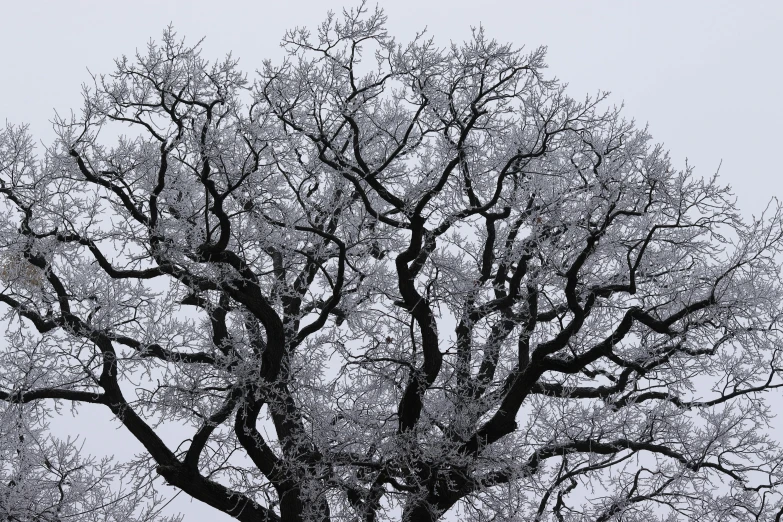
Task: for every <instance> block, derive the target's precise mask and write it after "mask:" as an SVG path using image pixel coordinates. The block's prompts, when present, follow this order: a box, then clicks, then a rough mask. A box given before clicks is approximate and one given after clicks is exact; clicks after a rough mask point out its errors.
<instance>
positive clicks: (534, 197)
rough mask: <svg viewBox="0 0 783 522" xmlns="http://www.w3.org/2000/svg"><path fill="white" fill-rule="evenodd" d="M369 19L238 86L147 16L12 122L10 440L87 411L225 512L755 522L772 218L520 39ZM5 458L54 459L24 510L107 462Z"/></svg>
mask: <svg viewBox="0 0 783 522" xmlns="http://www.w3.org/2000/svg"><path fill="white" fill-rule="evenodd" d="M384 23H385V17H384V15H383V13H382V12H380V11H375V12H372V11H369V10H367V9H365V8H364V6H362V7H361V8H359V9H355V10H351V11H346V12H344V13H343V16H341V17H337V16H331V15H330V16H329V17H328V19H327V20H326V21H325V22H324V23H323V24H322V25H321V26H320V27H319V28H318V29H317V31H315V32H313V33H310V32H309V31H307V30H304V29H296V30H293V31H289V32H288V33H287V34H286V36H285V39H284V42H283V44H284V48H285V50H286V51H287V52H288V54H287V58H286V59H285V60H284V61H283V62H282V64H280V65H275V64H273V63H271V62H268V63H264V64H263V67H262V69H261V70H260V71H259V73H258V77H257V79H256V80H255V81H254V82H252V83H251V82H249V81H248V80H247V78H246V76H245V75H244V74H243V73H241V72H240V71H239V69H238V66H237V63H236V61H235V60H234V59H232V58H231V57H228V58H226V59H225V60H223V61H221V62H217V63H209V62H208V61H206V60H205V59H204V58H202V57H201V56H200V51H199V46H198V45H196V46H188V45H186V44H185V43H184V42H183V41H181V40H179V39H178V38H177V37H176V36H175V34H174V32H173V31H171V30H168V31H166V32H165V33H164V36H163V40H162V42H160V43H154V42H153V43H150V44H149V46H148V48H147V50H146V53H137V54H136V56H135V57H134V58H131V59H129V58H125V57H123V58H121V59H119V60H117V61H116V70H115V72H114V73H112V74H111V75H107V76H96V77H94V78H93V80H94V82H93V84H91V85H90V86H89V87H85V89H84V100H85V103H84V107H83V109H82V111H81V112H80V113H79V114H76V115H74V116H72V117H70V118H67V119H58V120H57V121H56V122H55V129H56V131H57V135H58V138H57V140H56V142H55V143H54V144H53V145H51V146H50V147H48V148H47V149H46V150H45V153H44V154H43V155H37V153H36V152H35V150H34V146H33V141H32V139H31V137H30V136H29V135H28V132H27V130H26V128H25V127H19V126H8V127H7V128H6V129H5V131H4V132H3V133H2V135H0V194H2V197H3V203H2V218H0V245H2V246H1V248H2V251H1V252H2V254H1V255H2V265H1V266H0V276H2V280H3V284H2V287H1V289H2V291H1V292H0V302H2V303H4V305H5V309H6V310H7V316H6V319H7V320H8V324H9V326H8V330H7V332H8V333H7V342H6V344H5V346H4V347H3V348H2V352H0V356H1V357H2V359H0V399H2V401H4V403H5V406H4V408H5V409H4V410H3V411H4V412H5V414H7V415H11V416H12V417H13V416H14V415H16V417H13V418H18V419H19V422H18V424H15V426H17V428H18V429H17V428H14V429H10V430H7V431H8V433H9V435H7V436H5V439H6V441H13V440H16V439H15V437H17V438H18V435H19V430H20V429H23V428H24V429H28V430H35V429H40V428H41V427H42V426H43V425H44V424H43V423H44V420H45V417H46V415H47V414H49V413H51V412H52V408H53V407H58V408H59V407H60V405H62V404H63V403H65V404H68V403H75V404H83V405H86V406H84V407H87V408H101V407H103V408H108V409H109V410H111V412H112V413H113V414H114V415H115V416H116V418H117V419H119V421H120V422H121V423H122V425H124V428H125V429H127V431H128V432H130V434H132V436H133V437H135V438H136V439H137V440H138V441H139V442H140V443H141V444H142V445H143V446H144V448H145V449H146V453H147V455H148V458H145V459H141V460H136V461H134V462H132V463H130V464H125V465H124V466H125V467H124V468H122V469H123V470H125V472H128V471H131V470H135V473H136V475H134V476H135V477H136V479H135V480H142V478H143V477H148V476H150V475H152V476H158V475H159V476H160V477H162V479H164V480H165V481H166V482H168V483H169V484H171V485H174V486H176V487H177V488H179V489H181V490H182V491H184V492H185V493H187V494H188V495H190V496H192V497H193V498H195V499H198V500H200V501H201V502H204V503H206V504H208V505H209V506H212V507H213V508H215V509H218V510H220V511H222V512H224V513H227V514H229V515H232V516H233V517H236V518H237V519H239V520H242V521H248V522H250V521H262V520H265V521H275V520H283V521H287V522H288V521H290V522H294V521H304V520H317V521H337V520H346V521H347V520H361V521H367V522H370V521H376V520H378V521H380V520H389V519H402V520H405V521H410V522H414V521H416V522H418V521H434V520H437V519H440V518H442V517H448V516H449V515H448V514H446V513H447V512H449V513H452V514H454V516H457V517H459V519H460V520H468V521H485V520H486V521H489V520H498V521H499V520H509V521H511V520H516V521H544V520H558V521H566V520H570V521H582V520H585V521H586V520H590V521H606V520H627V521H630V520H639V521H641V520H651V521H652V520H661V519H666V520H694V519H700V520H702V521H713V520H714V521H718V520H721V521H725V520H774V519H778V520H779V519H780V518H781V514H780V513H781V512H780V511H778V510H779V509H780V507H781V491H780V489H779V484H780V481H781V478H783V477H782V473H781V470H780V463H781V462H783V460H781V453H780V450H779V447H778V445H777V444H776V442H775V441H774V439H773V438H771V437H770V436H769V429H768V423H769V421H770V419H771V417H772V415H771V412H770V409H769V404H768V403H767V402H765V397H769V394H765V392H767V391H769V390H771V389H773V388H778V387H779V386H781V379H780V377H781V375H780V371H781V367H780V364H781V355H780V347H779V341H780V334H779V327H780V318H781V310H782V308H781V298H783V292H782V290H781V283H780V279H779V277H780V263H779V262H778V261H777V260H776V256H778V255H779V254H780V251H781V248H782V247H783V243H782V242H781V238H782V237H783V235H782V234H783V228H782V227H781V225H782V224H783V214H781V210H780V208H779V207H778V206H777V205H772V206H770V208H769V209H768V211H767V212H766V215H765V216H763V217H762V218H760V219H757V220H753V221H752V222H747V221H744V220H743V219H742V218H741V216H740V215H739V213H738V211H737V209H736V208H735V205H734V202H733V198H732V195H731V193H730V192H729V190H728V189H727V188H725V187H722V186H720V185H719V184H718V181H717V180H716V179H715V178H711V179H700V178H698V177H694V176H692V174H691V172H690V170H689V169H686V170H685V171H678V170H674V169H673V168H672V167H671V165H670V162H669V160H668V157H667V155H666V153H665V151H663V150H662V149H661V147H660V146H657V145H653V144H651V142H650V137H649V135H648V133H647V132H646V130H644V129H638V128H635V126H634V125H633V123H632V122H628V121H626V120H624V119H622V117H621V116H620V114H619V110H618V109H616V108H612V107H609V106H608V105H607V104H606V103H605V95H604V94H599V95H598V96H596V97H595V98H587V99H585V100H583V101H581V102H580V101H576V100H574V99H571V98H569V97H568V96H567V95H566V94H565V93H564V90H563V88H562V87H561V86H560V85H559V84H558V83H557V82H556V81H553V80H547V79H545V78H544V77H543V76H542V70H543V68H544V62H543V59H544V50H543V49H537V50H535V51H533V52H530V53H525V52H523V51H521V50H517V49H515V48H513V47H511V46H509V45H502V44H499V43H497V42H495V41H494V40H491V39H488V38H487V37H486V36H485V35H484V33H483V31H482V30H480V29H477V30H475V31H474V32H473V37H472V39H471V40H470V41H468V42H466V43H464V44H462V45H452V46H451V47H448V48H445V49H444V48H440V47H438V46H436V44H435V43H433V41H432V40H429V39H426V38H425V37H424V36H423V35H419V36H418V37H417V38H415V39H414V40H413V41H412V42H410V43H407V44H404V45H401V44H398V43H396V42H395V41H394V40H393V39H392V38H391V37H390V36H388V35H387V33H386V29H385V26H384ZM118 125H119V126H118ZM123 129H124V130H123ZM123 133H124V134H123ZM112 136H119V137H116V138H115V137H112ZM17 414H18V415H17ZM167 424H176V425H179V426H180V427H181V428H180V433H185V435H183V439H184V440H182V442H181V443H180V444H178V445H176V446H175V445H172V444H171V443H166V442H164V440H163V439H162V436H161V435H160V432H159V428H161V427H162V426H164V425H167ZM25 426H26V428H25ZM36 427H37V428H36ZM4 433H5V432H4ZM35 433H42V432H35ZM40 437H44V435H40ZM42 440H43V439H42ZM46 440H50V439H46ZM57 444H61V443H60V442H57V441H51V442H50V443H49V446H52V447H53V446H56V445H57ZM6 447H7V448H11V447H12V446H6ZM19 448H20V450H19V451H17V452H16V453H14V451H13V450H4V451H8V452H9V454H8V458H9V462H11V461H13V460H14V459H17V461H18V463H24V462H27V463H28V464H26V465H27V468H25V469H28V470H29V469H33V468H35V469H38V471H37V472H36V473H39V472H40V474H39V475H34V476H37V477H42V476H43V475H44V474H45V472H48V471H51V469H52V468H55V467H56V468H57V469H62V470H64V471H62V472H60V475H61V476H62V477H63V480H62V481H60V482H59V483H58V482H57V480H54V481H53V482H52V481H50V482H51V487H50V488H49V489H48V490H47V489H46V488H41V487H40V486H41V485H42V484H44V479H43V478H34V479H32V482H30V481H28V484H37V485H38V486H39V487H38V490H40V491H35V488H30V487H28V488H27V490H26V491H27V496H26V497H24V498H25V499H26V500H25V502H28V504H29V503H30V502H32V501H33V500H35V499H34V498H33V497H34V494H35V493H41V491H44V490H45V491H49V493H52V494H54V493H53V492H55V491H57V490H58V488H59V490H60V491H61V492H63V497H62V498H64V497H65V496H66V495H67V493H68V491H70V490H69V489H68V488H76V489H74V491H78V487H82V486H79V485H78V484H87V482H89V480H93V482H94V479H96V478H100V475H101V473H104V471H101V469H103V468H100V466H97V465H94V466H93V467H90V468H89V469H88V468H87V467H84V468H78V469H79V470H81V471H80V473H82V475H84V477H83V478H82V479H80V482H79V481H74V482H73V484H71V483H68V484H66V480H65V477H67V476H69V475H68V473H75V471H67V470H68V469H71V468H73V469H76V467H77V466H79V465H80V464H78V463H76V461H74V462H73V463H72V465H71V464H68V462H69V461H68V458H70V457H68V458H66V457H62V458H58V459H56V460H57V462H56V463H54V462H51V461H50V459H53V458H54V457H52V456H49V457H47V456H46V455H49V454H52V451H51V450H47V451H43V450H40V451H38V450H36V451H31V452H27V451H22V449H23V448H22V446H19ZM77 450H78V448H76V449H71V450H68V451H70V452H71V453H68V455H71V456H73V459H77V458H81V457H78V451H77ZM74 452H75V453H74ZM65 453H67V451H66V452H65ZM65 453H64V454H65ZM14 455H16V456H14ZM74 455H76V456H74ZM44 459H45V460H44ZM73 459H72V460H73ZM47 463H48V464H47ZM55 464H56V466H55ZM20 465H21V464H20ZM41 466H43V468H41ZM68 466H71V467H70V468H69V467H68ZM96 466H97V467H96ZM105 466H109V463H106V464H105ZM17 468H19V466H17ZM22 468H24V466H22ZM3 469H5V468H3ZM19 469H21V468H19ZM106 469H108V468H106ZM118 469H119V468H118ZM4 473H5V471H4ZM9 473H10V472H9ZM156 474H157V475H156ZM47 480H48V479H47ZM77 482H78V484H77ZM0 487H4V488H5V489H2V490H0V491H2V492H4V493H2V495H5V496H0V506H2V505H4V504H2V503H3V502H7V501H6V500H5V499H6V498H7V497H8V494H9V493H8V492H13V491H14V486H7V487H6V486H0ZM84 487H87V486H84ZM52 488H53V489H52ZM142 489H143V488H142ZM16 491H22V488H20V487H17V488H16ZM49 493H46V494H47V495H49ZM115 496H117V498H119V496H121V495H115ZM137 496H138V499H139V502H141V501H142V500H143V501H144V502H147V501H146V500H144V498H147V497H144V498H142V497H143V495H140V496H139V495H137ZM46 498H47V499H48V500H46V499H45V500H46V501H47V502H49V504H46V506H45V508H46V509H43V508H41V509H38V513H42V512H47V513H48V512H52V513H53V511H52V508H51V506H55V505H60V504H62V502H61V503H60V504H57V499H58V498H60V497H58V496H57V495H56V494H54V496H51V495H49V497H46ZM52 499H53V502H52ZM40 502H42V503H43V502H44V501H43V500H41V501H40ZM29 505H32V504H29ZM36 505H38V504H36ZM40 505H43V504H40ZM119 505H126V504H122V503H120V504H119ZM144 505H146V504H144ZM69 506H70V504H69ZM56 509H57V508H55V511H56ZM60 509H61V508H60ZM68 509H71V507H69V508H68ZM73 509H75V508H73ZM134 509H138V506H137V507H136V508H134ZM46 510H49V511H46ZM142 511H143V510H142ZM134 512H135V511H134ZM0 513H3V514H4V513H5V512H3V511H2V510H0ZM58 513H59V512H58ZM144 513H147V514H148V515H149V514H151V513H152V514H154V513H153V511H150V510H149V509H147V511H144ZM142 515H143V516H147V515H144V514H143V513H142ZM6 516H7V517H9V515H6ZM25 516H27V515H20V516H17V518H8V519H9V520H17V519H18V520H33V519H34V518H33V515H30V516H28V518H24V517H25ZM58 516H59V515H58ZM114 516H115V517H116V515H114ZM40 519H41V520H49V519H47V518H40ZM51 519H52V520H55V518H51ZM64 519H65V518H63V520H64Z"/></svg>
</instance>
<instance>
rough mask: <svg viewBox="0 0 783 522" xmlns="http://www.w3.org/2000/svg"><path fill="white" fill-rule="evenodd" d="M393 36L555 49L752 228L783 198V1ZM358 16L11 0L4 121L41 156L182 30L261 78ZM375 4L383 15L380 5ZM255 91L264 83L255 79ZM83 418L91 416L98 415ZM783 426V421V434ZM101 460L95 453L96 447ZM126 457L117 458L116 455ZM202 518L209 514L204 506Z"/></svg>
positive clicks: (553, 4)
mask: <svg viewBox="0 0 783 522" xmlns="http://www.w3.org/2000/svg"><path fill="white" fill-rule="evenodd" d="M379 4H380V5H381V6H382V7H383V8H384V9H385V10H386V13H387V14H388V17H389V21H388V28H389V31H390V33H391V34H392V35H395V36H396V37H397V38H398V39H399V40H401V41H407V40H408V39H409V38H410V37H411V36H412V35H413V34H414V33H415V32H416V31H417V30H421V29H423V28H425V27H426V28H427V29H428V32H429V34H430V35H432V36H434V37H435V40H436V42H438V43H439V44H441V45H444V46H445V45H448V44H449V43H450V42H451V41H454V42H459V41H462V40H465V39H466V38H468V37H469V36H470V28H471V26H477V25H479V24H482V25H483V26H484V28H485V30H486V32H487V35H488V36H490V37H493V38H495V39H497V40H499V41H501V42H513V43H515V44H516V45H518V46H522V45H524V46H526V47H527V48H529V49H532V48H535V47H537V46H539V45H546V46H548V47H549V52H548V57H547V62H548V63H549V65H550V68H549V73H550V76H557V77H558V78H560V79H561V80H562V81H564V82H567V83H569V89H568V92H569V93H570V94H571V96H573V97H576V98H581V97H583V96H584V95H585V94H588V93H590V94H594V93H595V92H596V91H598V90H608V91H611V92H612V97H611V100H612V101H613V102H614V103H617V104H620V103H623V102H624V103H625V115H626V117H628V118H633V119H635V120H636V121H637V122H638V123H639V124H640V125H644V124H645V123H648V124H649V127H650V131H651V133H652V135H653V137H654V139H655V140H656V141H658V142H662V143H664V145H665V146H666V148H668V149H669V150H670V151H671V156H672V159H673V161H674V166H675V167H677V168H683V167H684V165H685V158H688V162H689V163H690V164H691V165H693V166H695V167H696V173H697V174H698V175H702V176H709V175H711V174H712V173H714V172H715V171H716V169H717V168H718V165H719V164H721V162H722V166H721V168H720V174H721V178H722V179H723V180H724V181H725V182H726V183H728V184H730V185H732V187H733V188H734V191H735V193H736V194H737V196H738V198H739V204H740V207H741V208H742V209H743V211H744V212H745V214H746V215H747V216H750V215H751V214H758V213H760V212H761V211H762V210H763V209H764V207H765V206H766V204H767V203H768V201H769V199H770V198H771V197H773V196H779V197H783V167H782V166H781V160H780V159H778V158H777V156H778V155H779V154H780V151H781V150H782V147H781V141H783V130H782V129H781V121H782V120H783V103H782V102H781V99H780V94H781V87H780V86H781V83H783V72H782V71H783V59H781V53H783V1H780V0H768V1H764V2H762V1H748V0H744V1H728V0H713V1H707V0H701V1H691V0H676V1H671V0H666V1H663V0H655V1H647V2H641V1H620V0H614V1H606V0H591V1H575V0H573V1H549V0H546V1H541V0H536V1H530V0H517V1H498V0H478V1H477V0H473V1H463V0H452V1H444V0H435V1H429V0H415V1H411V0H399V1H396V2H391V1H380V2H379ZM355 5H357V3H356V2H351V3H347V2H346V3H339V2H337V1H334V0H327V1H320V2H319V1H313V0H306V1H301V0H300V1H296V2H284V1H278V2H270V1H268V0H254V1H233V0H231V1H230V0H220V1H216V2H207V1H204V0H196V1H163V0H158V1H150V0H134V1H130V2H128V1H126V2H118V1H109V0H102V1H97V0H96V1H86V0H71V1H68V2H65V1H54V0H49V1H33V0H28V1H26V2H21V1H8V0H0V8H1V9H0V13H1V14H0V79H1V80H0V123H2V120H7V121H9V122H13V123H29V124H30V126H31V130H32V131H33V133H34V134H35V135H36V136H37V137H38V138H40V139H41V140H42V141H44V142H49V141H51V139H52V138H53V133H52V131H51V125H50V124H49V120H50V119H51V118H52V116H53V114H54V110H57V111H58V112H60V113H61V114H68V112H69V111H70V110H71V109H75V110H78V109H79V107H80V104H81V100H80V85H81V84H82V83H84V82H87V81H88V80H89V79H90V77H89V73H88V69H89V70H90V71H92V72H94V73H108V72H111V70H112V68H113V62H112V60H113V59H114V58H116V57H119V56H121V55H122V54H127V55H132V54H133V53H134V51H135V49H137V48H142V47H144V45H145V44H146V42H147V41H148V40H149V39H150V38H151V37H153V38H158V37H159V36H160V34H161V33H162V30H163V29H164V27H165V26H166V25H168V24H169V23H173V24H174V27H175V28H176V30H177V31H178V33H179V34H180V35H181V36H185V37H187V38H188V39H189V40H190V41H195V40H197V39H199V38H201V37H206V40H205V42H204V44H203V49H204V51H205V55H206V56H208V57H220V56H223V55H224V54H226V53H227V52H231V53H233V54H234V56H235V57H238V58H239V59H240V66H241V67H242V68H243V69H244V70H245V71H246V72H248V73H249V74H251V75H252V73H253V72H254V71H255V70H256V68H259V67H260V65H261V61H262V60H263V59H265V58H271V59H273V60H279V59H281V57H282V51H281V49H280V48H279V46H278V42H279V40H280V38H281V37H282V35H283V32H284V30H285V29H286V28H290V27H293V26H297V25H299V26H307V27H311V28H314V27H315V25H316V24H318V23H319V22H320V21H322V20H323V18H324V16H325V14H326V11H327V10H329V9H332V10H340V9H341V8H342V7H343V6H346V7H351V6H355ZM370 5H371V6H372V5H374V4H373V3H372V2H371V3H370ZM251 77H252V76H251ZM90 412H95V415H94V418H92V417H87V416H86V415H81V416H80V418H79V421H80V423H81V426H82V428H83V427H84V426H85V423H88V422H89V423H90V426H89V429H90V431H91V432H92V436H91V437H90V438H89V439H88V440H89V442H90V444H89V446H91V447H93V448H94V449H95V451H96V452H98V453H100V452H101V451H111V450H110V448H111V447H112V445H113V444H116V443H117V442H119V441H122V444H123V445H126V444H127V445H126V446H124V447H123V450H124V451H130V452H133V451H138V450H140V447H138V448H137V447H134V446H133V441H132V440H131V439H130V438H129V437H127V436H126V435H125V434H124V433H122V432H121V431H115V430H112V429H111V427H109V426H110V425H109V424H108V423H107V418H108V416H107V415H106V412H104V411H102V410H90ZM85 413H86V412H85ZM781 425H783V422H781ZM89 446H88V447H89ZM115 451H116V450H115ZM183 497H185V495H184V494H183V495H180V498H179V499H177V500H176V501H175V502H174V503H173V504H172V507H174V506H176V509H177V510H182V511H183V512H184V513H185V514H186V518H185V520H186V521H188V522H191V521H192V522H200V521H210V522H213V521H214V522H218V521H222V520H230V518H229V517H227V516H221V514H220V513H218V512H217V511H215V510H213V509H211V508H208V507H206V506H203V505H201V504H199V503H197V502H195V501H194V502H193V503H192V504H191V503H189V502H188V501H187V499H185V498H183ZM202 506H203V507H202Z"/></svg>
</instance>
